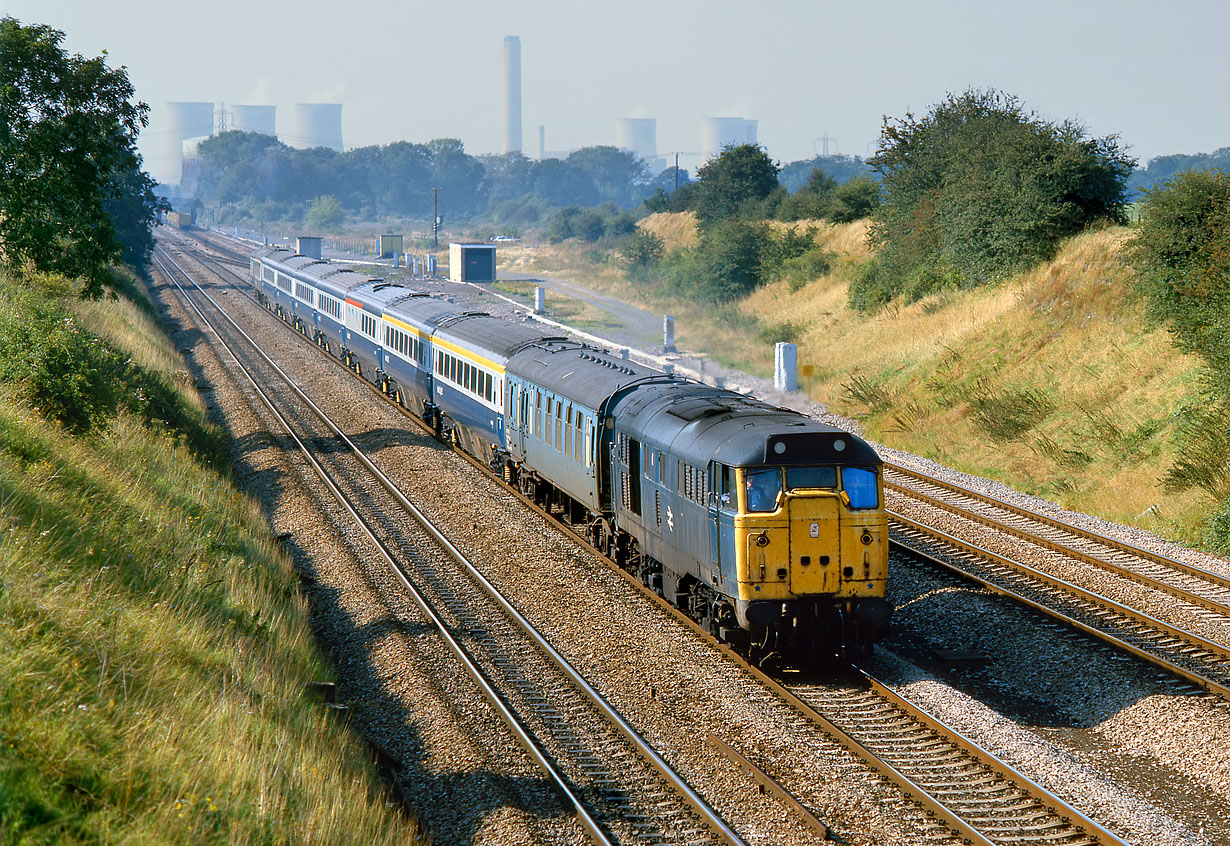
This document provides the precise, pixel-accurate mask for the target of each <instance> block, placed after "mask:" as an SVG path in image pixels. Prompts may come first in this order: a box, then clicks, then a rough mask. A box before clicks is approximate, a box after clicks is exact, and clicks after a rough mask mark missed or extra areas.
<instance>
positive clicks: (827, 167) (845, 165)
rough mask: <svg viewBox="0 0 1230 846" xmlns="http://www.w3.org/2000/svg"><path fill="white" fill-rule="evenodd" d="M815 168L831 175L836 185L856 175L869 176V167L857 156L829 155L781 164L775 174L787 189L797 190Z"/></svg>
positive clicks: (805, 182)
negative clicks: (780, 167) (779, 169)
mask: <svg viewBox="0 0 1230 846" xmlns="http://www.w3.org/2000/svg"><path fill="white" fill-rule="evenodd" d="M816 170H821V171H823V172H824V174H825V175H826V176H830V177H832V178H833V180H834V181H836V182H837V184H838V185H841V184H844V183H846V182H849V181H850V180H851V179H854V178H855V177H858V176H871V168H870V167H868V166H867V163H866V162H864V161H863V160H862V159H861V158H859V157H858V156H840V155H831V156H815V157H813V158H810V159H802V160H800V161H797V162H790V163H789V164H786V165H783V166H782V169H781V171H780V172H778V174H777V180H778V182H780V183H781V184H782V186H783V187H784V188H785V189H786V190H787V191H792V192H797V191H799V190H800V189H801V188H802V187H803V186H804V185H806V184H807V182H808V180H810V179H811V176H812V173H813V172H814V171H816Z"/></svg>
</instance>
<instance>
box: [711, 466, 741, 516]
mask: <svg viewBox="0 0 1230 846" xmlns="http://www.w3.org/2000/svg"><path fill="white" fill-rule="evenodd" d="M710 466H711V467H713V475H714V477H715V478H714V480H713V482H714V485H713V490H714V493H716V494H717V497H718V503H719V505H721V507H722V508H734V507H735V504H734V503H733V502H731V499H730V495H731V492H732V491H731V474H730V468H729V467H727V466H726V465H725V464H712V465H710Z"/></svg>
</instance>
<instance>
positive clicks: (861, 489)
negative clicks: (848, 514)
mask: <svg viewBox="0 0 1230 846" xmlns="http://www.w3.org/2000/svg"><path fill="white" fill-rule="evenodd" d="M841 486H842V488H844V489H845V492H846V496H848V497H850V507H851V508H877V507H879V505H880V493H879V490H878V489H877V486H876V473H875V471H874V470H867V469H866V468H863V467H843V468H841Z"/></svg>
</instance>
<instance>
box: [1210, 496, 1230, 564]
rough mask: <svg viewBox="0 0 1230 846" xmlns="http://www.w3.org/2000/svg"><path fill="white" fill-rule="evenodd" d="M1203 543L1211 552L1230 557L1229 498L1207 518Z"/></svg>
mask: <svg viewBox="0 0 1230 846" xmlns="http://www.w3.org/2000/svg"><path fill="white" fill-rule="evenodd" d="M1204 542H1205V545H1206V546H1207V547H1208V548H1209V550H1210V551H1211V552H1216V553H1217V554H1219V555H1230V497H1227V498H1226V499H1224V500H1222V502H1221V505H1219V506H1218V507H1217V510H1216V511H1214V512H1213V514H1212V515H1211V516H1210V517H1209V522H1208V524H1207V525H1206V526H1205V533H1204Z"/></svg>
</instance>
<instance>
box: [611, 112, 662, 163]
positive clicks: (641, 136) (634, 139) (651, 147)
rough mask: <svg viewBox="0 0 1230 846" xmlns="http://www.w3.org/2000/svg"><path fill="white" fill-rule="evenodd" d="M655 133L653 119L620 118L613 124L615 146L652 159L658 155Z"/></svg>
mask: <svg viewBox="0 0 1230 846" xmlns="http://www.w3.org/2000/svg"><path fill="white" fill-rule="evenodd" d="M657 133H658V122H657V121H656V120H655V119H654V118H620V119H619V120H617V121H616V122H615V146H616V147H618V148H619V149H621V150H628V151H630V152H633V153H636V154H637V156H639V157H640V158H642V159H652V158H655V157H657V155H658V142H657Z"/></svg>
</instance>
